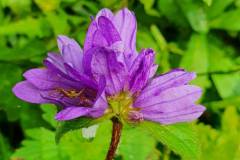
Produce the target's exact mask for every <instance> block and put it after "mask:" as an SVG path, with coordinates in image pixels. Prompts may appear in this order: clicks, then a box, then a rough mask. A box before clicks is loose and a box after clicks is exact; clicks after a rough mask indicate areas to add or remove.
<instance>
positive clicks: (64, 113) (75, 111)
mask: <svg viewBox="0 0 240 160" xmlns="http://www.w3.org/2000/svg"><path fill="white" fill-rule="evenodd" d="M88 113H89V109H88V108H87V107H67V108H66V109H63V110H61V111H60V112H58V113H57V114H56V116H55V119H56V120H58V121H65V120H71V119H74V118H78V117H81V116H86V115H87V114H88Z"/></svg>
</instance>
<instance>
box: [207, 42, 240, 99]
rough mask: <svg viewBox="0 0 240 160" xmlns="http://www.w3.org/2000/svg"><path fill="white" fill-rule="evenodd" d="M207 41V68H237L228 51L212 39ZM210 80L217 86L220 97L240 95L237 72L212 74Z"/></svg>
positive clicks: (239, 81) (211, 69)
mask: <svg viewBox="0 0 240 160" xmlns="http://www.w3.org/2000/svg"><path fill="white" fill-rule="evenodd" d="M210 42H211V43H209V45H208V46H209V53H211V54H209V62H210V63H209V64H210V66H209V70H210V71H212V72H214V71H225V72H228V71H231V70H235V69H236V68H239V66H238V65H236V64H235V62H234V59H232V58H231V57H230V56H228V55H229V54H231V53H229V52H227V50H226V49H222V48H221V46H222V44H219V45H217V44H215V43H214V39H211V40H210ZM211 77H212V80H213V82H214V84H215V86H216V88H217V91H218V93H219V94H220V96H221V97H222V98H230V97H234V96H239V95H240V75H239V73H238V72H233V73H227V74H213V75H212V76H211Z"/></svg>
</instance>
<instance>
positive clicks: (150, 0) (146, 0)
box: [140, 0, 160, 17]
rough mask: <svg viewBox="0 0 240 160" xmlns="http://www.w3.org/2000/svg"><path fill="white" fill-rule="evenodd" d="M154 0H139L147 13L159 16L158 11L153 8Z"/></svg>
mask: <svg viewBox="0 0 240 160" xmlns="http://www.w3.org/2000/svg"><path fill="white" fill-rule="evenodd" d="M154 1H155V0H140V2H141V3H142V4H143V6H144V10H145V11H146V13H147V14H148V15H151V16H157V17H159V16H160V15H159V13H158V12H157V11H156V10H155V9H153V5H154Z"/></svg>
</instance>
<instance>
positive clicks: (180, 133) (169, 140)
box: [141, 121, 200, 160]
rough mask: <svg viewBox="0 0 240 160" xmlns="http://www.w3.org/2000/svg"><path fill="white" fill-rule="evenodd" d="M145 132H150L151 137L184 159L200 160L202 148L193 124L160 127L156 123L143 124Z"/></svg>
mask: <svg viewBox="0 0 240 160" xmlns="http://www.w3.org/2000/svg"><path fill="white" fill-rule="evenodd" d="M141 127H142V129H143V130H146V131H148V132H149V133H150V134H151V136H153V137H154V138H155V139H156V140H158V141H160V142H161V143H163V144H164V145H166V146H168V147H169V149H171V150H172V151H174V152H175V153H177V154H179V155H181V157H182V158H183V159H186V160H189V159H198V158H199V154H200V148H199V147H200V146H199V142H198V138H197V135H196V133H195V131H194V130H193V128H192V126H191V124H184V123H182V124H174V125H166V126H164V125H160V124H158V123H154V122H147V121H146V122H144V123H142V124H141Z"/></svg>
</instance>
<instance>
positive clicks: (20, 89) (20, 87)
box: [13, 81, 49, 104]
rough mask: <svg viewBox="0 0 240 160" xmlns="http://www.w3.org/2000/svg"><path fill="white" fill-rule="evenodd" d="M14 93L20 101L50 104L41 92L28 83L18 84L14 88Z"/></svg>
mask: <svg viewBox="0 0 240 160" xmlns="http://www.w3.org/2000/svg"><path fill="white" fill-rule="evenodd" d="M13 93H14V94H15V95H16V96H17V97H18V98H20V99H22V100H24V101H27V102H30V103H37V104H41V103H48V102H49V101H47V100H46V99H43V98H42V97H41V95H40V92H39V90H38V89H37V88H36V87H35V86H33V85H32V84H31V83H29V82H27V81H22V82H19V83H17V84H16V85H15V86H14V87H13Z"/></svg>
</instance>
